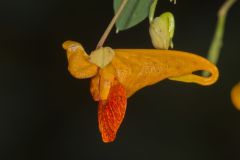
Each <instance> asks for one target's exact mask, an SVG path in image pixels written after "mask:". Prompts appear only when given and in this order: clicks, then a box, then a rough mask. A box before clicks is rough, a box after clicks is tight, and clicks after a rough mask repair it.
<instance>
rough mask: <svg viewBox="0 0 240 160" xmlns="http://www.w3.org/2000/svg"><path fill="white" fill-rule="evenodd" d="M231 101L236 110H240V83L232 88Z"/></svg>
mask: <svg viewBox="0 0 240 160" xmlns="http://www.w3.org/2000/svg"><path fill="white" fill-rule="evenodd" d="M231 99H232V103H233V105H234V106H235V107H236V109H238V110H240V82H239V83H237V84H236V85H235V86H234V87H233V88H232V90H231Z"/></svg>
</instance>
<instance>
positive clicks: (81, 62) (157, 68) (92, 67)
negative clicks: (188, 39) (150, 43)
mask: <svg viewBox="0 0 240 160" xmlns="http://www.w3.org/2000/svg"><path fill="white" fill-rule="evenodd" d="M63 48H64V49H65V50H66V51H67V58H68V70H69V72H70V73H71V74H72V76H74V77H75V78H78V79H83V78H91V85H90V91H91V94H92V96H93V99H94V100H95V101H98V125H99V130H100V132H101V135H102V140H103V142H112V141H114V139H115V137H116V133H117V131H118V129H119V127H120V125H121V123H122V121H123V118H124V115H125V111H126V106H127V98H129V97H130V96H132V95H133V94H134V93H135V92H136V91H138V90H139V89H141V88H143V87H145V86H149V85H153V84H155V83H157V82H159V81H161V80H163V79H166V78H168V79H170V80H175V81H182V82H189V83H197V84H200V85H204V86H207V85H211V84H213V83H215V82H216V81H217V79H218V69H217V68H216V66H215V65H214V64H212V63H211V62H209V61H208V60H206V59H204V58H202V57H200V56H197V55H194V54H191V53H186V52H182V51H174V50H158V49H111V48H110V47H102V48H99V49H97V50H95V51H93V52H92V53H91V54H90V55H88V54H87V53H86V52H85V51H84V48H83V47H82V45H81V44H80V43H78V42H74V41H66V42H65V43H64V44H63ZM199 70H206V71H208V72H210V73H211V76H209V77H201V76H198V75H195V74H192V73H193V72H195V71H199Z"/></svg>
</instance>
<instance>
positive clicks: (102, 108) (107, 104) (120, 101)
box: [98, 80, 127, 143]
mask: <svg viewBox="0 0 240 160" xmlns="http://www.w3.org/2000/svg"><path fill="white" fill-rule="evenodd" d="M126 106H127V96H126V91H125V89H124V87H123V86H122V85H121V84H120V83H119V82H118V81H117V80H115V81H114V83H113V85H112V86H111V89H110V92H109V95H108V99H107V100H100V101H99V105H98V124H99V130H100V132H101V135H102V140H103V142H105V143H108V142H112V141H114V139H115V137H116V133H117V131H118V128H119V127H120V125H121V123H122V121H123V118H124V116H125V111H126Z"/></svg>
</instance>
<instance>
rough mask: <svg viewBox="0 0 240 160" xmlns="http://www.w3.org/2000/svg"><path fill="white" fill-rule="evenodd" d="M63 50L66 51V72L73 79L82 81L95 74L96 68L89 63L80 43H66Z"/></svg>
mask: <svg viewBox="0 0 240 160" xmlns="http://www.w3.org/2000/svg"><path fill="white" fill-rule="evenodd" d="M63 48H64V49H65V50H66V51H67V58H68V70H69V72H70V73H71V75H72V76H73V77H75V78H78V79H84V78H90V77H93V76H94V75H96V74H97V70H98V67H97V66H96V65H95V64H92V63H90V62H89V60H88V59H89V56H88V55H87V53H86V52H85V50H84V48H83V47H82V45H81V44H80V43H78V42H74V41H66V42H64V43H63Z"/></svg>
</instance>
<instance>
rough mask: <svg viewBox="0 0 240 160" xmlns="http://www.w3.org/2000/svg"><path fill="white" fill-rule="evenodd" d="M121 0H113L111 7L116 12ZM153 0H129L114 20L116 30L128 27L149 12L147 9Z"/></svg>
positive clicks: (142, 18) (139, 20)
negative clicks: (115, 20)
mask: <svg viewBox="0 0 240 160" xmlns="http://www.w3.org/2000/svg"><path fill="white" fill-rule="evenodd" d="M121 2H122V0H114V1H113V7H114V11H115V13H116V11H117V9H118V7H119V6H120V4H121ZM152 2H153V0H129V1H128V2H127V4H126V6H125V8H124V9H123V11H122V13H121V15H120V17H119V18H118V20H117V22H116V28H117V32H118V31H122V30H126V29H129V28H131V27H133V26H135V25H137V24H138V23H140V22H141V21H143V20H144V19H145V18H146V17H147V16H148V14H149V9H150V6H151V4H152Z"/></svg>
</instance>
